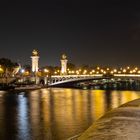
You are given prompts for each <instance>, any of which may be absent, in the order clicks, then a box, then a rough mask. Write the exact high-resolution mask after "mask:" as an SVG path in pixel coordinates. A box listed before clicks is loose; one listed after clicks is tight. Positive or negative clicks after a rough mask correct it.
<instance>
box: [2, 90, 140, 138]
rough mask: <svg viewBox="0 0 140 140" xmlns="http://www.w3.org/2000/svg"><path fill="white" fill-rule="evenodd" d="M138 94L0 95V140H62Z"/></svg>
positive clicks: (53, 92)
mask: <svg viewBox="0 0 140 140" xmlns="http://www.w3.org/2000/svg"><path fill="white" fill-rule="evenodd" d="M137 98H140V91H104V90H80V89H62V88H50V89H40V90H34V91H28V92H4V91H0V140H65V139H67V138H69V137H72V136H74V135H77V134H80V133H82V132H83V131H85V130H86V129H87V128H88V127H89V126H90V125H91V124H92V123H93V122H94V121H95V120H97V119H98V118H99V117H101V116H102V115H104V114H105V113H106V112H107V111H109V110H111V109H112V108H116V107H118V106H119V105H121V104H123V103H126V102H128V101H131V100H134V99H137Z"/></svg>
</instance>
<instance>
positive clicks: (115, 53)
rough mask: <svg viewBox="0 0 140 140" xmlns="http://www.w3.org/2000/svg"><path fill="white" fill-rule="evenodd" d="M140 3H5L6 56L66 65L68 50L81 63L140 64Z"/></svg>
mask: <svg viewBox="0 0 140 140" xmlns="http://www.w3.org/2000/svg"><path fill="white" fill-rule="evenodd" d="M139 4H140V2H138V1H135V0H134V1H133V2H132V1H127V2H125V1H120V0H114V1H111V0H108V1H106V2H104V1H103V0H101V1H100V2H99V1H97V0H95V1H94V3H90V2H82V1H81V2H78V1H71V2H66V1H63V0H57V1H56V0H53V1H50V2H46V1H44V2H38V1H34V2H32V3H28V4H27V3H26V2H15V3H13V2H3V4H2V5H1V6H2V7H1V9H0V12H1V23H0V30H1V32H0V36H1V38H0V48H1V51H0V57H5V58H10V59H12V60H13V61H19V62H21V63H22V64H30V63H31V60H30V59H29V57H30V55H31V52H32V50H33V49H37V50H38V51H39V54H40V62H39V63H40V65H41V66H44V65H60V61H59V60H60V57H61V55H62V54H63V53H66V55H67V56H68V60H69V62H71V63H74V64H75V65H84V64H88V65H103V66H104V65H108V66H123V65H125V66H126V65H132V66H133V65H134V66H140V63H139V52H140V9H139Z"/></svg>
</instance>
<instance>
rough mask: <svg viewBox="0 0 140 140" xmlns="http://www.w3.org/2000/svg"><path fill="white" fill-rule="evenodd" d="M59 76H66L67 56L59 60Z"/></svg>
mask: <svg viewBox="0 0 140 140" xmlns="http://www.w3.org/2000/svg"><path fill="white" fill-rule="evenodd" d="M60 61H61V74H62V75H66V74H67V62H68V60H67V56H66V55H65V54H63V55H62V58H61V60H60Z"/></svg>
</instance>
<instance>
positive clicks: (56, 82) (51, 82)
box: [0, 74, 140, 87]
mask: <svg viewBox="0 0 140 140" xmlns="http://www.w3.org/2000/svg"><path fill="white" fill-rule="evenodd" d="M103 79H106V80H107V79H121V80H129V79H131V80H140V74H114V75H110V76H107V75H103V74H94V75H52V76H50V77H48V76H44V77H31V76H29V77H10V78H0V83H9V84H10V83H14V82H16V81H18V80H19V81H20V82H24V81H27V80H28V81H34V82H35V83H36V84H43V85H47V86H49V87H70V86H71V85H73V84H76V83H80V82H86V81H93V80H103Z"/></svg>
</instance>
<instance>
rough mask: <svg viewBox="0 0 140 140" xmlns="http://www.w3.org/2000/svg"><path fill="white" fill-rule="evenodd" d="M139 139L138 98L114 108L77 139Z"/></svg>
mask: <svg viewBox="0 0 140 140" xmlns="http://www.w3.org/2000/svg"><path fill="white" fill-rule="evenodd" d="M132 139H133V140H140V99H137V100H134V101H131V102H129V103H126V104H124V105H122V106H120V107H119V108H117V109H114V110H112V111H110V112H109V113H107V114H106V115H105V116H103V117H101V118H100V119H99V120H98V121H96V122H95V123H94V124H93V125H92V126H91V127H90V128H89V129H87V130H86V131H85V132H84V133H83V134H82V135H81V136H80V137H79V138H78V140H132Z"/></svg>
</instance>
